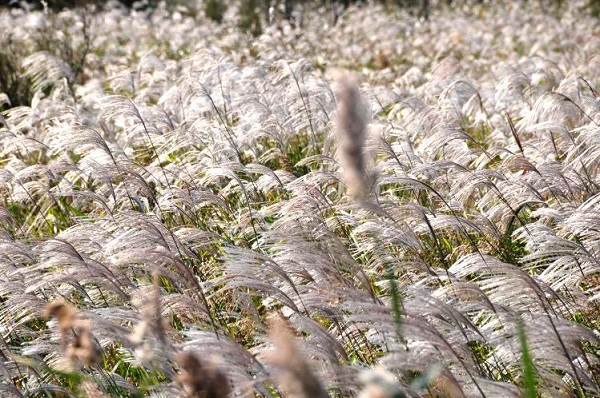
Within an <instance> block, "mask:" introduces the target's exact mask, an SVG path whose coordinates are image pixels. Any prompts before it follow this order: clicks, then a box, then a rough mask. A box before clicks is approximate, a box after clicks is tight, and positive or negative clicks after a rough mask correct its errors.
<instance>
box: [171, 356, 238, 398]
mask: <svg viewBox="0 0 600 398" xmlns="http://www.w3.org/2000/svg"><path fill="white" fill-rule="evenodd" d="M175 361H176V362H177V363H178V364H179V366H181V370H182V371H181V373H179V374H178V375H177V376H176V377H175V381H177V382H178V383H179V384H181V386H182V387H183V390H184V391H185V396H186V397H189V398H192V397H200V398H226V397H227V396H229V394H230V393H231V384H230V382H229V380H228V379H227V377H226V376H225V375H224V374H223V372H221V370H220V369H219V368H218V367H217V366H216V365H215V364H214V363H211V362H208V361H201V360H200V359H198V358H197V357H196V356H195V355H193V354H190V353H187V352H183V353H180V354H178V355H177V356H176V357H175Z"/></svg>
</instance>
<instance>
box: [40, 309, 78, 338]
mask: <svg viewBox="0 0 600 398" xmlns="http://www.w3.org/2000/svg"><path fill="white" fill-rule="evenodd" d="M75 314H76V312H75V309H74V308H73V307H72V306H71V305H70V304H68V303H66V302H64V301H62V300H55V301H53V302H51V303H49V304H48V305H47V306H46V309H45V311H44V316H45V318H47V319H50V318H54V317H56V319H57V320H58V329H59V330H60V333H61V335H62V337H63V338H65V335H66V333H67V332H68V331H69V330H71V329H72V328H73V327H74V326H75V320H76V316H75Z"/></svg>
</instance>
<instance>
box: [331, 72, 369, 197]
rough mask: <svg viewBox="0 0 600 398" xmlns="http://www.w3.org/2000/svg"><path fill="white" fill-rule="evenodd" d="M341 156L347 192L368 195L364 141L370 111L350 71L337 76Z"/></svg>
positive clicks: (358, 195) (361, 195) (337, 119)
mask: <svg viewBox="0 0 600 398" xmlns="http://www.w3.org/2000/svg"><path fill="white" fill-rule="evenodd" d="M336 83H337V88H336V101H337V110H336V116H335V125H336V129H337V141H338V158H339V161H340V163H341V165H342V168H343V172H344V180H345V182H346V185H347V189H348V195H350V197H352V198H353V199H357V200H361V199H365V198H366V196H367V195H368V194H369V191H370V187H371V178H370V177H369V175H368V173H367V170H366V159H365V143H366V141H367V122H368V119H369V116H368V111H367V109H366V106H365V103H364V101H363V99H362V97H361V95H360V91H359V89H358V81H357V79H356V78H354V77H353V76H351V75H349V74H342V75H340V76H339V77H338V78H337V81H336Z"/></svg>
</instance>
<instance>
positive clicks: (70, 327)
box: [45, 300, 102, 367]
mask: <svg viewBox="0 0 600 398" xmlns="http://www.w3.org/2000/svg"><path fill="white" fill-rule="evenodd" d="M45 316H46V318H53V317H56V319H57V321H58V330H59V331H60V335H61V346H62V350H63V354H64V359H65V360H66V363H65V365H66V366H67V367H71V366H72V365H75V364H83V365H86V366H89V365H91V364H93V363H96V362H98V360H99V359H100V358H101V357H102V350H101V348H100V347H99V346H98V344H97V343H96V341H95V340H94V337H93V336H92V332H91V328H90V325H89V322H88V321H85V320H82V319H78V318H77V312H76V310H75V308H73V307H72V306H71V305H70V304H68V303H66V302H64V301H61V300H56V301H53V302H51V303H50V304H48V305H47V306H46V309H45Z"/></svg>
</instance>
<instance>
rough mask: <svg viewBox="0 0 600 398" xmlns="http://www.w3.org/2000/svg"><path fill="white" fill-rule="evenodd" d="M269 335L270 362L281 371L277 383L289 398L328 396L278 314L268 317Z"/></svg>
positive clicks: (323, 397)
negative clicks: (270, 347)
mask: <svg viewBox="0 0 600 398" xmlns="http://www.w3.org/2000/svg"><path fill="white" fill-rule="evenodd" d="M269 337H270V338H271V341H272V342H273V343H274V344H275V352H274V353H273V354H272V356H271V357H270V362H271V363H272V364H273V365H274V366H275V367H276V368H277V370H278V371H280V372H281V373H280V374H279V376H278V377H277V380H276V381H277V383H278V384H279V385H280V386H281V387H282V389H283V390H284V391H285V393H286V394H285V396H286V397H291V398H329V394H327V391H325V389H324V388H323V386H322V385H321V382H320V381H319V379H318V378H317V377H316V376H315V375H314V374H313V373H312V371H311V370H310V367H309V366H308V364H307V363H306V361H305V360H304V358H302V356H301V355H300V352H298V348H297V347H296V344H295V342H294V338H293V337H292V334H291V332H290V330H289V328H288V326H287V325H286V323H285V322H284V321H283V320H282V319H281V318H280V317H278V316H272V317H271V318H270V319H269Z"/></svg>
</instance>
